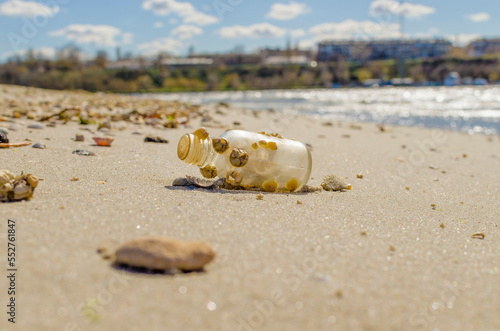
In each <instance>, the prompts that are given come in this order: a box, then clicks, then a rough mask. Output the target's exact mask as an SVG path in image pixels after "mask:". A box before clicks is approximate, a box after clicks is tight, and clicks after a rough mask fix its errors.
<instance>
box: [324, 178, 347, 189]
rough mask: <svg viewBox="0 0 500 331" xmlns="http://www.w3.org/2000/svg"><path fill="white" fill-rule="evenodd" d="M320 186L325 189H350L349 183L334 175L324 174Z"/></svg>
mask: <svg viewBox="0 0 500 331" xmlns="http://www.w3.org/2000/svg"><path fill="white" fill-rule="evenodd" d="M321 186H322V187H323V189H324V190H325V191H343V190H350V185H348V184H346V183H345V182H344V181H343V180H342V179H340V178H339V177H337V176H335V175H329V176H326V177H325V178H324V179H323V183H321Z"/></svg>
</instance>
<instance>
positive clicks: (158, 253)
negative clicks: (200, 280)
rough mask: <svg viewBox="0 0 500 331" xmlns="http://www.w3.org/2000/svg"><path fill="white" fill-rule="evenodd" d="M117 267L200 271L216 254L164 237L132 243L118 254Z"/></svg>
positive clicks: (202, 245) (207, 248)
mask: <svg viewBox="0 0 500 331" xmlns="http://www.w3.org/2000/svg"><path fill="white" fill-rule="evenodd" d="M114 256H115V260H114V262H115V263H116V264H125V265H128V266H131V267H138V268H147V269H152V270H168V269H171V268H177V269H180V270H183V271H192V270H201V269H203V267H204V266H205V265H206V264H207V263H210V262H211V261H212V260H213V259H214V257H215V251H214V249H213V248H212V246H210V245H209V244H207V243H204V242H201V241H191V242H190V241H179V240H175V239H171V238H165V237H144V238H137V239H132V240H131V241H129V242H126V243H125V244H123V245H121V246H120V247H118V249H117V250H116V251H115V254H114Z"/></svg>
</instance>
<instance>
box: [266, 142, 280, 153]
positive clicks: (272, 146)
mask: <svg viewBox="0 0 500 331" xmlns="http://www.w3.org/2000/svg"><path fill="white" fill-rule="evenodd" d="M267 148H269V149H270V150H272V151H276V150H278V145H277V144H276V143H275V142H274V141H270V142H268V143H267Z"/></svg>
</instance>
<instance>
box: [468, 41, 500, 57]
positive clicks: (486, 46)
mask: <svg viewBox="0 0 500 331" xmlns="http://www.w3.org/2000/svg"><path fill="white" fill-rule="evenodd" d="M486 54H500V38H497V39H480V40H476V41H473V42H471V43H470V44H469V45H468V46H467V55H469V56H470V57H481V56H483V55H486Z"/></svg>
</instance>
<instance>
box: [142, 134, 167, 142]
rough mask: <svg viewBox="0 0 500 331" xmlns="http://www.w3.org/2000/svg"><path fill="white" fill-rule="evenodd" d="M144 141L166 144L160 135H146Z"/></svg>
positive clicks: (165, 140)
mask: <svg viewBox="0 0 500 331" xmlns="http://www.w3.org/2000/svg"><path fill="white" fill-rule="evenodd" d="M144 142H146V143H158V144H168V140H167V139H163V138H162V137H155V136H147V137H146V138H144Z"/></svg>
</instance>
